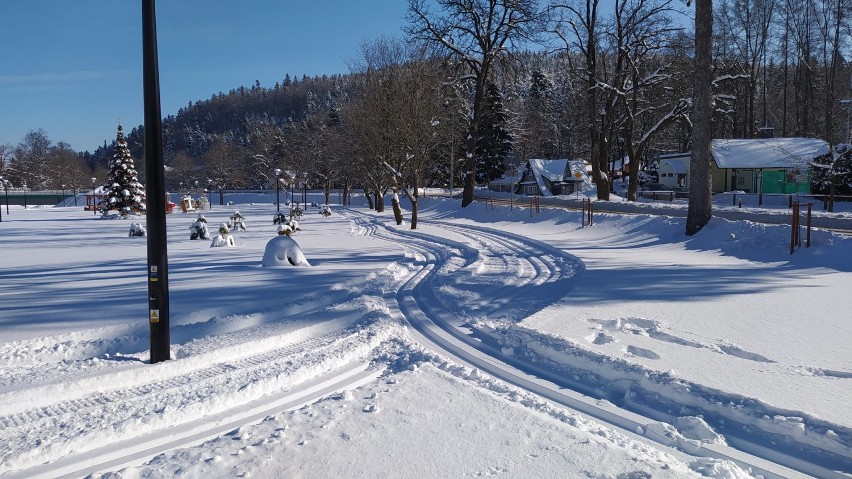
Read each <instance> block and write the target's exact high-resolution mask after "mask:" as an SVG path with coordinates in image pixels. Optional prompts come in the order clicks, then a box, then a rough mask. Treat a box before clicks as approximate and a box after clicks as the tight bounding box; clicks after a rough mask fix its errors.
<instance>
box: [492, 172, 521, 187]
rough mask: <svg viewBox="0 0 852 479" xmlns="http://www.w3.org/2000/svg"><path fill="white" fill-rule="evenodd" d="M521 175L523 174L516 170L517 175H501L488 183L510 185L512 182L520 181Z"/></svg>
mask: <svg viewBox="0 0 852 479" xmlns="http://www.w3.org/2000/svg"><path fill="white" fill-rule="evenodd" d="M522 176H523V175H522V173H521V172H518V174H517V175H515V176H512V175H503V177H502V178H498V179H496V180H491V181H490V182H489V183H490V184H492V185H512V184H518V182H519V181H521V177H522Z"/></svg>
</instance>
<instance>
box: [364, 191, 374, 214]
mask: <svg viewBox="0 0 852 479" xmlns="http://www.w3.org/2000/svg"><path fill="white" fill-rule="evenodd" d="M370 195H371V193H370V192H369V191H367V189H366V188H365V189H364V197H365V198H367V207H368V208H370V209H371V210H373V209H375V206H373V197H372V196H370Z"/></svg>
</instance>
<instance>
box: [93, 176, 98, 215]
mask: <svg viewBox="0 0 852 479" xmlns="http://www.w3.org/2000/svg"><path fill="white" fill-rule="evenodd" d="M96 181H98V179H97V178H95V177H92V214H94V215H95V216H97V215H98V202H97V197H96V196H95V182H96Z"/></svg>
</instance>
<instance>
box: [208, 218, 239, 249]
mask: <svg viewBox="0 0 852 479" xmlns="http://www.w3.org/2000/svg"><path fill="white" fill-rule="evenodd" d="M223 246H228V247H234V246H236V245H235V244H234V237H233V236H231V230H230V229H229V228H228V225H227V224H226V223H222V224H221V225H219V234H217V235H216V237H215V238H213V242H211V243H210V247H211V248H221V247H223Z"/></svg>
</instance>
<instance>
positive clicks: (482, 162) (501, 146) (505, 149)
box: [476, 82, 512, 184]
mask: <svg viewBox="0 0 852 479" xmlns="http://www.w3.org/2000/svg"><path fill="white" fill-rule="evenodd" d="M507 126H508V117H507V115H506V110H505V108H503V94H502V93H501V92H500V89H499V88H497V85H495V84H494V83H492V82H489V83H488V86H487V87H486V90H485V105H484V107H483V112H482V119H481V120H480V123H479V140H478V141H477V142H476V182H477V183H479V184H485V183H487V182H489V181H491V180H495V179H497V178H500V177H501V176H503V171H504V170H505V165H504V164H503V162H504V160H505V159H506V155H508V154H509V152H510V151H512V134H511V133H509V130H508V129H507Z"/></svg>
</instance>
